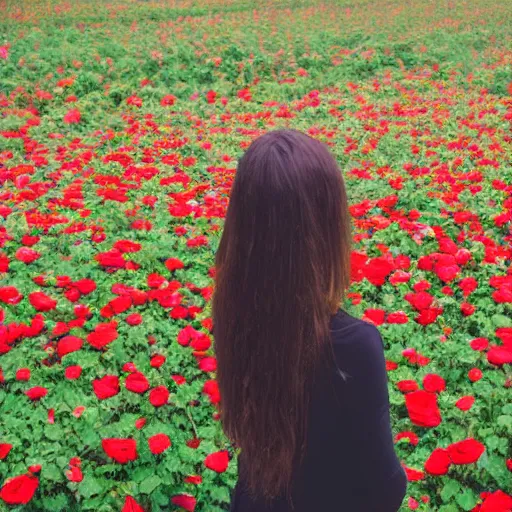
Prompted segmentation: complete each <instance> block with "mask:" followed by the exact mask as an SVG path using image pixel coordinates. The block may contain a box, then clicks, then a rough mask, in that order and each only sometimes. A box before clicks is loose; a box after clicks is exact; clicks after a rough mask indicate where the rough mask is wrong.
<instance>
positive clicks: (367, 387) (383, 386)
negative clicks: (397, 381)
mask: <svg viewBox="0 0 512 512" xmlns="http://www.w3.org/2000/svg"><path fill="white" fill-rule="evenodd" d="M332 334H333V350H334V355H335V360H336V363H337V366H338V368H339V369H340V370H341V372H342V373H343V376H341V375H340V376H339V378H338V379H337V383H336V391H337V393H336V394H337V396H339V398H340V405H341V407H342V408H343V416H344V418H343V420H342V424H344V428H343V430H344V437H345V439H344V440H340V442H341V443H342V444H344V445H345V446H343V452H344V453H345V454H346V458H345V461H346V462H345V463H346V464H349V465H350V471H347V472H344V475H345V478H346V476H347V475H349V478H350V480H351V481H350V482H344V484H345V486H346V488H352V489H353V490H354V493H355V495H356V496H359V498H358V500H357V501H358V508H357V510H358V511H360V512H366V511H368V512H370V511H372V512H375V511H379V512H396V511H397V510H398V509H399V508H400V504H401V503H402V500H403V498H404V495H405V491H406V486H407V479H406V476H405V472H404V470H403V468H402V466H401V464H400V461H399V460H398V458H397V456H396V454H395V451H394V443H393V434H392V431H391V425H390V416H389V395H388V387H387V386H388V381H387V373H386V362H385V358H384V347H383V342H382V338H381V336H380V333H379V331H378V330H377V328H376V327H374V326H373V325H371V324H367V323H365V322H361V321H359V322H357V323H354V324H352V325H350V326H349V327H347V328H344V329H342V330H340V331H338V332H336V331H334V332H333V333H332Z"/></svg>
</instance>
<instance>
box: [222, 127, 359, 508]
mask: <svg viewBox="0 0 512 512" xmlns="http://www.w3.org/2000/svg"><path fill="white" fill-rule="evenodd" d="M350 242H351V232H350V221H349V213H348V205H347V197H346V192H345V186H344V182H343V178H342V174H341V170H340V168H339V167H338V165H337V163H336V161H335V159H334V157H333V156H332V154H331V153H330V151H329V150H328V148H327V147H326V146H325V145H324V144H322V143H321V142H319V141H317V140H315V139H313V138H311V137H309V136H307V135H305V134H303V133H300V132H297V131H292V130H277V131H271V132H268V133H266V134H265V135H263V136H261V137H259V138H258V139H256V140H255V141H254V142H253V143H252V144H251V145H250V147H249V149H248V150H247V152H246V153H245V154H244V155H243V157H242V158H241V160H240V162H239V165H238V169H237V173H236V176H235V180H234V183H233V187H232V190H231V194H230V202H229V206H228V210H227V214H226V219H225V225H224V232H223V235H222V238H221V241H220V245H219V249H218V251H217V255H216V268H217V274H216V275H217V277H216V287H215V292H214V297H213V322H214V336H215V351H216V356H217V361H218V370H217V380H218V384H219V389H220V393H221V419H222V424H223V428H224V431H225V433H226V435H227V436H228V437H229V438H230V439H231V441H232V442H233V443H234V444H235V445H236V446H238V447H240V448H241V451H242V456H243V458H244V462H245V464H244V480H245V481H246V482H247V484H248V488H249V489H248V490H249V491H250V492H251V493H252V494H254V495H257V496H260V497H265V498H267V499H272V498H274V497H276V496H281V495H286V496H288V497H290V493H291V490H292V489H291V484H292V480H293V475H294V472H295V470H296V469H297V468H298V466H299V465H300V461H301V460H302V457H303V455H304V449H305V446H306V439H307V418H308V406H309V402H310V392H311V389H312V386H313V381H314V375H315V370H316V368H317V367H318V365H319V363H320V362H321V361H322V360H323V359H324V358H325V357H330V358H332V352H331V345H330V338H329V320H330V317H331V315H333V314H334V313H335V312H336V311H337V309H338V308H339V306H340V303H341V300H342V297H343V294H344V291H345V290H346V288H347V287H348V284H349V278H350V277H349V276H350V272H349V264H350Z"/></svg>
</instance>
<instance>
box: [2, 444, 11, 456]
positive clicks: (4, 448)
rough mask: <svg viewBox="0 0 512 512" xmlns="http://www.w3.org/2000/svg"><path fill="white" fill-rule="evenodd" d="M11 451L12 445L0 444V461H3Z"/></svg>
mask: <svg viewBox="0 0 512 512" xmlns="http://www.w3.org/2000/svg"><path fill="white" fill-rule="evenodd" d="M11 449H12V444H9V443H0V460H4V459H5V458H6V457H7V455H9V452H10V451H11Z"/></svg>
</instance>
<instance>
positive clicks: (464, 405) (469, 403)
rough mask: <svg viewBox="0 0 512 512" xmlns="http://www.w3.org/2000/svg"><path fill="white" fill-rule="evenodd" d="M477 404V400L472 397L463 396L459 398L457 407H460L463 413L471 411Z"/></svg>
mask: <svg viewBox="0 0 512 512" xmlns="http://www.w3.org/2000/svg"><path fill="white" fill-rule="evenodd" d="M474 403H475V398H474V397H472V396H463V397H462V398H459V399H458V400H457V402H455V406H456V407H458V408H459V409H460V410H461V411H469V409H471V407H473V404H474Z"/></svg>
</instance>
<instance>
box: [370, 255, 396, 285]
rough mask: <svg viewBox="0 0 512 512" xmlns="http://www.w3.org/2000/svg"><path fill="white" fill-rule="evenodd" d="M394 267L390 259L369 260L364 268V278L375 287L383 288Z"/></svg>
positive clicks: (380, 257)
mask: <svg viewBox="0 0 512 512" xmlns="http://www.w3.org/2000/svg"><path fill="white" fill-rule="evenodd" d="M393 270H395V269H394V266H393V263H391V262H390V261H389V260H388V258H386V257H384V256H379V257H378V258H372V259H371V260H368V262H367V263H366V266H365V267H364V270H363V271H364V277H366V279H368V281H370V283H372V284H373V285H374V286H382V285H383V284H384V283H385V282H386V278H387V277H388V276H389V274H391V272H393Z"/></svg>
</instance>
